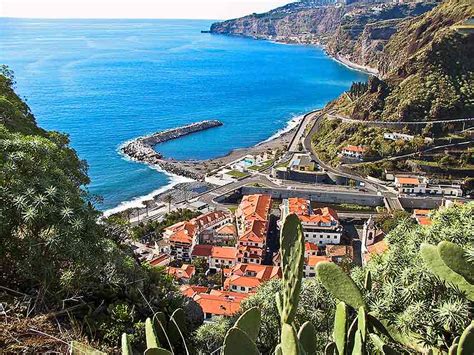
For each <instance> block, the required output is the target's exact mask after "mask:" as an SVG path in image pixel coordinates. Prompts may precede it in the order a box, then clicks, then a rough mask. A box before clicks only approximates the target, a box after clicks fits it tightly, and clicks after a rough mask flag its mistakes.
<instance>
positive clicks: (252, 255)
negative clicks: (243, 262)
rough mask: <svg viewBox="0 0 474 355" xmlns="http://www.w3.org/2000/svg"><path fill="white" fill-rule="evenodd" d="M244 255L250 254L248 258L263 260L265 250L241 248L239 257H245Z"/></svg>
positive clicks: (238, 253)
mask: <svg viewBox="0 0 474 355" xmlns="http://www.w3.org/2000/svg"><path fill="white" fill-rule="evenodd" d="M244 253H248V254H249V256H247V258H261V257H262V256H263V249H262V248H258V247H249V246H239V248H238V252H237V256H238V257H243V255H244Z"/></svg>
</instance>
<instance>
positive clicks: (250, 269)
mask: <svg viewBox="0 0 474 355" xmlns="http://www.w3.org/2000/svg"><path fill="white" fill-rule="evenodd" d="M231 274H232V275H240V276H254V277H256V278H257V279H259V280H263V281H267V280H271V279H273V278H280V277H281V268H280V267H279V266H272V265H259V264H245V263H239V264H236V265H235V266H234V267H233V268H232V270H231Z"/></svg>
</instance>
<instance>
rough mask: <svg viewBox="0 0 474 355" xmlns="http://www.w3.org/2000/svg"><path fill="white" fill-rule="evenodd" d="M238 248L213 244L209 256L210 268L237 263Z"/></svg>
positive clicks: (219, 267)
mask: <svg viewBox="0 0 474 355" xmlns="http://www.w3.org/2000/svg"><path fill="white" fill-rule="evenodd" d="M236 257H237V248H235V247H218V246H213V247H212V249H211V256H210V257H209V269H213V270H220V269H221V268H223V267H229V266H233V265H235V261H236Z"/></svg>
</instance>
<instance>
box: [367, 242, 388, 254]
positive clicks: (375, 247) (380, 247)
mask: <svg viewBox="0 0 474 355" xmlns="http://www.w3.org/2000/svg"><path fill="white" fill-rule="evenodd" d="M387 249H388V244H387V242H386V241H385V239H382V240H381V241H380V242H377V243H374V244H372V245H369V246H368V247H367V251H368V252H369V254H382V253H384V252H385V251H386V250H387Z"/></svg>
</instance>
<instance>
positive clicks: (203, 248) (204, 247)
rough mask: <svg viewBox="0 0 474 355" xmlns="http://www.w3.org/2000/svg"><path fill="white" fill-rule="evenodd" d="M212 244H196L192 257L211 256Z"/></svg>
mask: <svg viewBox="0 0 474 355" xmlns="http://www.w3.org/2000/svg"><path fill="white" fill-rule="evenodd" d="M211 251H212V245H209V244H196V245H195V246H194V248H193V251H192V252H191V256H192V257H201V258H207V257H209V256H211Z"/></svg>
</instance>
